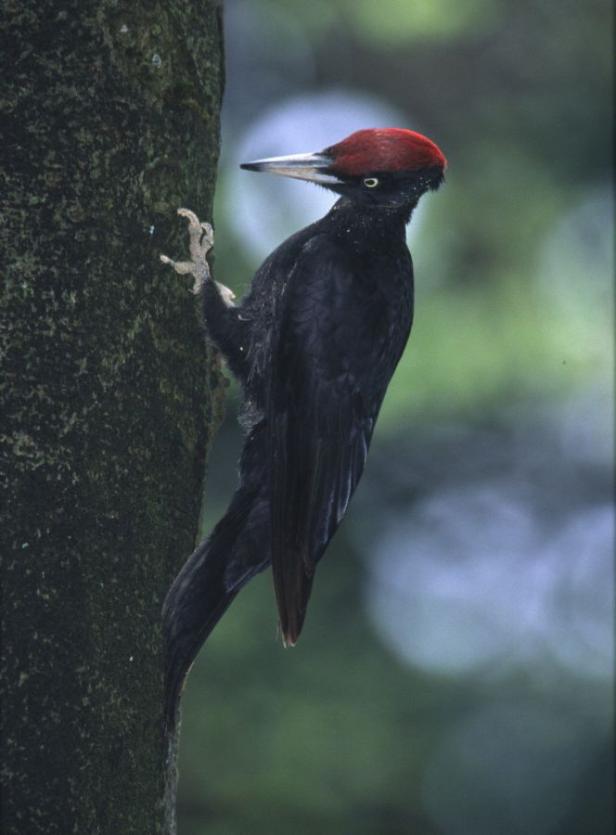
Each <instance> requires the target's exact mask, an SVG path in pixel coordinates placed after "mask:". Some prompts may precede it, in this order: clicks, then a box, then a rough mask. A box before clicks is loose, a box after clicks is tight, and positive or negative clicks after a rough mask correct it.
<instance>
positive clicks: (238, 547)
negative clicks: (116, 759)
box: [163, 490, 270, 729]
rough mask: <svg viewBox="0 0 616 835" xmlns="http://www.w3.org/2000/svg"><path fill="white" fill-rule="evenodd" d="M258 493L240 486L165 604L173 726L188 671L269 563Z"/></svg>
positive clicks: (168, 700) (167, 684)
mask: <svg viewBox="0 0 616 835" xmlns="http://www.w3.org/2000/svg"><path fill="white" fill-rule="evenodd" d="M263 505H264V503H263V502H262V501H261V500H260V499H259V497H257V496H254V495H247V494H245V493H244V492H243V491H241V490H239V491H238V492H237V493H236V495H235V497H234V499H233V501H232V503H231V506H230V507H229V509H228V511H227V513H226V514H225V516H224V517H223V518H222V519H221V521H220V522H219V523H218V525H217V526H216V527H215V528H214V530H213V532H212V534H211V535H210V536H209V537H208V539H206V540H205V542H202V543H201V544H200V545H199V546H198V547H197V549H196V550H195V551H194V552H193V554H192V555H191V556H190V557H189V558H188V560H187V562H186V563H185V565H184V567H183V568H182V570H181V571H180V573H179V574H178V576H177V577H176V579H175V581H174V582H173V584H172V586H171V588H170V589H169V592H168V593H167V597H166V598H165V602H164V605H163V631H164V638H165V646H166V676H165V719H166V725H167V727H168V728H169V729H173V728H174V726H175V724H176V720H177V714H178V708H179V702H180V698H181V695H182V690H183V687H184V683H185V680H186V677H187V675H188V672H189V670H190V668H191V666H192V664H193V662H194V660H195V658H196V656H197V653H198V652H199V649H200V648H201V646H202V645H203V643H204V642H205V641H206V640H207V638H208V637H209V635H210V633H211V632H212V630H213V629H214V627H215V626H216V624H217V623H218V621H219V620H220V618H221V617H222V616H223V615H224V613H225V611H226V610H227V608H228V607H229V605H230V604H231V602H232V601H233V599H234V597H235V596H236V594H237V593H238V592H239V591H240V589H241V588H242V586H243V585H244V584H245V583H247V582H248V580H250V579H251V578H252V577H254V575H255V574H257V573H258V572H259V571H262V570H263V569H264V568H266V567H267V566H268V565H269V562H270V557H269V547H268V543H267V539H266V537H267V531H266V529H265V528H264V526H263V525H262V524H261V522H262V520H263V521H265V519H266V518H267V511H266V509H264V507H263Z"/></svg>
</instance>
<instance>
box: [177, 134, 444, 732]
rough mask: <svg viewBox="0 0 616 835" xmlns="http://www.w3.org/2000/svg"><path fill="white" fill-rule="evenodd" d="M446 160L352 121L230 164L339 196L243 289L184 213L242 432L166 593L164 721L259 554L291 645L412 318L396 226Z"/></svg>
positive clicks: (182, 268)
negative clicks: (214, 513)
mask: <svg viewBox="0 0 616 835" xmlns="http://www.w3.org/2000/svg"><path fill="white" fill-rule="evenodd" d="M446 165H447V163H446V160H445V157H444V156H443V153H442V152H441V150H440V149H439V148H438V147H437V145H435V144H434V142H431V141H430V140H429V139H427V138H426V137H425V136H422V135H421V134H419V133H416V132H414V131H411V130H404V129H400V128H390V129H376V130H360V131H357V132H356V133H353V134H351V136H349V137H347V138H346V139H344V140H342V141H341V142H338V143H337V144H336V145H332V146H330V147H328V148H326V149H325V150H323V151H321V152H319V153H314V154H312V153H310V154H296V155H292V156H284V157H275V158H271V159H263V160H259V161H257V162H250V163H246V164H245V165H243V166H242V168H246V169H248V170H250V171H267V172H269V173H271V174H281V175H283V176H286V177H297V178H299V179H302V180H308V181H309V182H312V183H317V184H318V185H320V186H323V187H324V188H326V189H329V190H330V191H333V192H336V193H337V194H339V195H340V197H339V199H338V201H337V202H336V203H335V205H334V206H333V208H332V209H331V211H330V212H328V214H327V215H325V217H323V218H321V220H318V221H317V222H316V223H312V224H311V225H310V226H307V227H306V228H305V229H302V230H301V231H300V232H297V233H296V234H294V235H292V236H291V237H290V238H289V239H288V240H286V241H285V242H284V243H283V244H281V245H280V246H279V247H278V248H277V249H275V250H274V252H272V253H271V255H270V256H269V257H268V258H267V259H266V260H265V262H264V263H263V264H262V266H261V267H260V268H259V269H258V270H257V272H256V274H255V276H254V278H253V280H252V284H251V287H250V290H249V292H248V293H247V295H246V296H245V297H244V298H243V299H242V301H241V302H240V303H239V304H237V306H236V305H234V304H233V294H231V293H230V291H228V290H227V289H226V288H224V287H222V285H219V284H217V283H216V282H214V281H213V280H212V279H211V277H210V274H209V269H208V265H207V261H206V254H207V252H208V250H209V249H210V248H211V246H212V240H213V239H212V235H211V227H210V226H209V224H201V223H200V222H199V220H198V218H197V217H196V216H195V215H194V214H193V213H192V212H189V211H187V210H185V209H180V211H179V213H180V214H182V215H183V216H185V217H187V218H188V220H189V232H190V240H191V257H192V261H190V262H184V263H180V264H176V263H175V262H173V261H171V260H170V259H168V258H166V257H165V256H162V260H163V261H164V262H166V263H169V264H171V265H172V266H173V267H174V268H175V269H176V271H177V272H180V273H192V274H193V275H194V277H195V288H194V291H195V292H198V293H200V295H201V297H202V302H203V305H202V306H203V317H204V319H205V325H206V328H207V332H208V334H209V337H210V338H211V339H212V340H213V342H214V343H215V344H216V346H217V347H218V349H219V350H220V352H221V353H222V355H223V356H224V357H225V359H226V361H227V363H228V366H229V368H230V369H231V371H232V373H233V374H234V375H235V376H236V377H237V378H238V380H239V382H240V383H241V386H242V390H243V395H244V413H245V418H244V422H245V424H246V426H247V436H246V441H245V444H244V448H243V450H242V455H241V459H240V484H239V487H238V489H237V491H236V493H235V495H234V497H233V500H232V501H231V504H230V506H229V509H228V510H227V512H226V514H225V515H224V516H223V518H222V519H221V520H220V522H219V523H218V524H217V525H216V527H215V528H214V530H213V531H212V533H211V534H210V536H209V537H208V538H207V539H206V540H205V541H204V542H202V543H201V544H200V545H199V546H198V548H197V549H196V550H195V552H194V553H193V554H192V555H191V557H190V558H189V559H188V561H187V562H186V564H185V565H184V567H183V568H182V570H181V571H180V573H179V575H178V577H177V578H176V580H175V582H174V583H173V585H172V586H171V589H170V590H169V593H168V594H167V597H166V600H165V603H164V607H163V618H164V632H165V639H166V651H167V674H166V675H167V680H166V698H167V707H166V717H167V723H168V725H173V724H174V722H175V716H176V711H177V706H178V702H179V696H180V693H181V689H182V685H183V682H184V679H185V677H186V675H187V672H188V670H189V668H190V666H191V664H192V662H193V661H194V659H195V656H196V655H197V652H198V650H199V648H200V647H201V645H202V644H203V642H204V641H205V640H206V639H207V637H208V635H209V634H210V632H211V631H212V629H213V628H214V626H215V625H216V623H217V622H218V620H219V619H220V618H221V616H222V615H223V613H224V612H225V610H226V609H227V607H228V606H229V604H230V603H231V601H232V600H233V598H234V597H235V595H236V594H237V593H238V592H239V590H240V589H241V588H242V586H244V585H245V583H247V582H248V581H249V580H250V579H251V577H254V576H255V574H257V573H258V572H260V571H263V570H264V569H265V568H267V567H268V566H269V565H270V564H271V566H272V570H273V579H274V588H275V591H276V601H277V604H278V613H279V619H280V630H281V633H282V640H283V642H284V644H285V645H286V646H293V645H294V644H295V643H296V642H297V639H298V638H299V635H300V632H301V630H302V625H303V623H304V618H305V616H306V607H307V605H308V599H309V597H310V591H311V588H312V582H313V579H314V573H315V569H316V566H317V563H318V562H319V560H320V559H321V557H322V556H323V554H324V553H325V549H326V548H327V546H328V544H329V542H330V540H331V538H332V536H333V535H334V533H335V531H336V529H337V527H338V525H339V524H340V522H341V521H342V518H343V516H344V514H345V512H346V509H347V507H348V505H349V501H350V499H351V496H352V495H353V492H354V490H355V488H356V487H357V484H358V482H359V479H360V477H361V474H362V471H363V469H364V464H365V462H366V456H367V454H368V448H369V446H370V440H371V438H372V433H373V431H374V426H375V422H376V419H377V416H378V414H379V409H380V408H381V403H382V402H383V397H384V396H385V392H386V390H387V386H388V384H389V381H390V379H391V376H392V374H393V372H394V369H395V368H396V365H397V364H398V360H399V359H400V356H401V354H402V352H403V350H404V347H405V345H406V342H407V339H408V336H409V333H410V330H411V323H412V319H413V265H412V261H411V255H410V253H409V251H408V248H407V246H406V241H405V227H406V225H407V224H408V222H409V220H410V218H411V214H412V212H413V209H414V208H415V206H416V205H417V203H418V201H419V199H420V197H421V196H422V194H424V192H426V191H428V190H431V189H437V188H438V187H439V186H440V184H441V183H442V182H443V178H444V171H445V168H446Z"/></svg>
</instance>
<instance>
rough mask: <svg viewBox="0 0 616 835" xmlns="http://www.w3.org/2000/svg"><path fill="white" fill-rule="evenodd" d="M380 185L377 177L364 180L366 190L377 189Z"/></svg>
mask: <svg viewBox="0 0 616 835" xmlns="http://www.w3.org/2000/svg"><path fill="white" fill-rule="evenodd" d="M378 184H379V181H378V180H377V178H376V177H366V178H365V179H364V185H365V186H366V188H376V187H377V186H378Z"/></svg>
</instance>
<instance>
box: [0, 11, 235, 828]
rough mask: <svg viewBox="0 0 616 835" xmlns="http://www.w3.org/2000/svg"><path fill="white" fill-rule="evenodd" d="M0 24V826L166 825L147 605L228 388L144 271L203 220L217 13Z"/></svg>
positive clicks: (213, 116)
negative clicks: (191, 214)
mask: <svg viewBox="0 0 616 835" xmlns="http://www.w3.org/2000/svg"><path fill="white" fill-rule="evenodd" d="M2 30H3V31H2V43H1V54H2V59H0V60H2V62H3V63H4V66H3V67H2V75H1V78H2V81H1V82H0V84H1V89H2V92H1V95H0V99H1V107H2V116H1V121H2V132H3V134H4V136H3V139H2V144H1V145H0V159H1V160H2V163H3V164H2V169H3V171H4V174H3V176H2V186H1V193H2V202H3V204H4V205H3V209H2V215H1V218H0V234H1V247H2V272H1V275H2V294H1V300H0V314H1V321H0V350H1V356H2V369H1V377H0V421H1V423H0V427H1V429H0V431H1V434H2V453H3V463H2V470H1V479H2V497H3V498H2V510H1V518H0V526H1V531H2V533H1V537H2V541H3V548H2V560H3V562H2V565H3V578H2V581H3V601H2V608H3V616H4V623H3V634H2V650H3V654H2V655H3V657H2V687H3V693H2V721H3V739H2V743H3V750H2V769H3V771H2V783H3V796H2V826H1V829H2V832H3V833H5V835H9V833H10V834H11V835H13V833H19V835H25V833H27V834H28V835H36V833H45V835H52V833H63V835H65V833H69V832H78V833H88V835H96V833H110V834H111V833H113V834H114V835H118V833H122V835H126V834H127V833H148V835H150V834H151V833H159V832H168V831H170V830H171V829H172V827H173V824H172V804H173V786H174V773H175V766H174V763H173V757H171V760H170V761H168V758H167V750H166V741H165V740H164V738H163V736H162V730H161V712H162V705H163V698H162V683H163V677H162V652H161V633H160V609H161V604H162V600H163V596H164V594H165V591H166V589H167V588H168V586H169V583H170V581H171V579H172V577H173V576H174V574H175V573H176V572H177V570H178V569H179V567H180V564H181V562H182V561H183V560H184V559H185V558H186V556H187V555H188V554H189V553H190V552H191V550H192V547H193V544H194V538H195V535H196V531H197V522H198V515H199V504H200V496H201V482H202V476H203V471H204V459H205V455H206V451H207V446H208V443H209V440H210V435H211V433H212V431H213V428H214V426H215V424H216V420H217V410H218V405H217V404H218V403H219V402H220V393H221V391H222V381H221V377H220V373H219V370H218V364H217V360H216V358H215V357H213V356H212V355H211V354H208V353H207V351H205V349H204V346H203V337H202V332H201V329H200V325H199V321H198V316H197V312H196V309H195V301H194V299H193V297H192V296H191V295H190V293H189V292H188V286H189V285H190V283H191V282H190V279H189V278H187V279H186V280H185V281H182V280H181V279H179V278H178V277H177V276H175V274H174V273H173V272H172V271H170V270H169V268H168V267H164V266H162V265H161V264H160V263H159V261H158V254H159V253H160V252H166V253H169V254H174V253H177V254H181V253H183V252H185V235H186V230H185V224H184V223H182V222H180V221H179V219H178V218H177V217H176V215H175V210H176V208H177V207H178V206H180V205H187V206H190V207H192V208H194V209H196V210H198V211H199V212H200V214H201V215H202V216H203V217H204V218H205V217H207V216H208V215H209V214H211V211H210V210H211V199H212V194H213V188H214V180H215V172H216V163H217V155H218V141H219V108H220V99H221V93H222V84H223V77H222V43H221V38H222V35H221V19H220V8H219V4H218V3H216V2H213V1H212V0H182V1H181V2H179V1H178V2H173V0H165V2H154V3H152V2H148V3H145V2H143V0H137V2H131V3H128V2H109V1H107V2H105V0H96V2H94V1H93V0H78V1H77V0H68V1H67V2H44V0H43V2H39V3H32V2H26V3H22V2H16V1H15V0H6V2H5V3H4V4H3V11H2ZM187 285H188V286H187Z"/></svg>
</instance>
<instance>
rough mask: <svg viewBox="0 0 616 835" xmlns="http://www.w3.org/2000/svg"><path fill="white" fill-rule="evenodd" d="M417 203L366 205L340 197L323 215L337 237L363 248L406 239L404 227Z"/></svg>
mask: <svg viewBox="0 0 616 835" xmlns="http://www.w3.org/2000/svg"><path fill="white" fill-rule="evenodd" d="M416 205H417V204H416V203H414V204H413V205H407V206H403V207H396V208H389V207H382V206H369V205H363V204H360V203H357V202H355V201H352V200H349V199H348V197H341V198H340V199H339V200H338V201H337V202H336V203H335V204H334V206H333V207H332V209H331V210H330V212H329V213H328V214H327V215H326V216H325V218H323V220H324V221H326V222H327V224H328V226H329V228H330V229H331V230H332V231H333V232H334V234H335V235H336V236H337V237H341V238H348V239H352V240H353V241H354V242H355V243H356V244H358V245H360V246H362V247H363V246H365V247H366V248H374V247H375V246H379V245H386V246H388V245H391V244H392V243H395V242H403V241H404V240H405V227H406V225H407V223H408V222H409V220H410V219H411V214H412V212H413V209H414V208H415V206H416Z"/></svg>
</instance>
